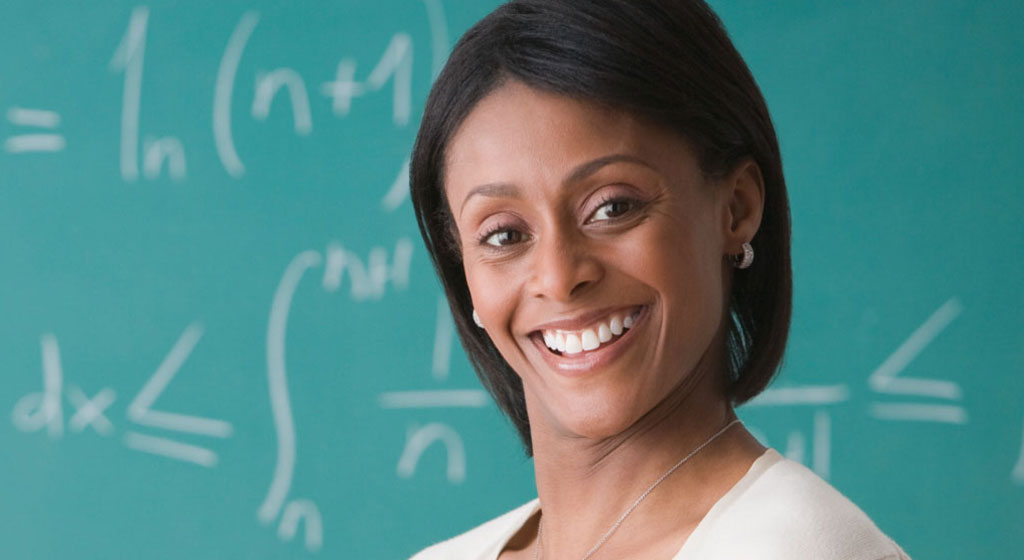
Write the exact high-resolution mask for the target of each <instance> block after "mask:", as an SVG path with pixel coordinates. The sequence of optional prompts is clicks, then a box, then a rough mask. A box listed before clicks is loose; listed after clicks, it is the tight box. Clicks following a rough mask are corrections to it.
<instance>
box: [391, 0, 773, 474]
mask: <svg viewBox="0 0 1024 560" xmlns="http://www.w3.org/2000/svg"><path fill="white" fill-rule="evenodd" d="M508 80H515V81H519V82H522V83H523V84H526V85H527V86H530V87H532V88H535V89H538V90H542V91H545V92H549V93H555V94H559V95H563V96H567V97H570V98H574V99H578V100H581V101H590V102H595V103H598V104H601V105H605V106H609V107H614V108H617V109H621V110H624V111H626V112H628V113H630V114H632V115H635V116H636V117H639V118H641V119H644V120H646V121H650V122H654V123H658V124H660V125H662V126H666V127H668V128H669V129H672V130H674V131H675V132H677V133H678V134H680V135H681V136H682V137H684V138H686V139H687V140H688V141H689V143H690V145H691V146H693V147H694V149H695V150H696V154H697V158H698V162H699V163H700V166H701V169H702V171H703V172H704V173H705V175H707V176H710V177H714V176H721V175H724V174H727V173H728V172H729V171H731V170H732V169H733V168H734V167H735V166H736V165H737V164H739V163H740V162H741V161H743V160H744V159H745V158H751V159H753V160H754V162H755V163H756V164H757V166H758V167H759V169H760V171H761V174H762V179H763V181H764V189H765V201H764V210H763V215H762V220H761V225H760V229H759V230H758V233H757V235H756V236H755V237H754V239H753V241H752V242H751V244H752V245H753V246H754V247H755V249H756V250H757V258H756V259H755V260H754V262H753V264H752V265H751V266H750V268H748V269H745V270H742V271H738V272H737V273H736V274H734V275H733V278H732V281H731V292H730V294H729V302H728V305H729V313H728V317H729V318H730V321H729V325H728V333H727V337H726V346H727V348H726V350H727V355H728V360H727V369H728V372H727V373H728V379H727V380H725V383H726V387H727V388H726V391H727V396H728V398H729V399H730V401H731V402H732V403H733V404H734V405H739V404H742V403H744V402H746V401H748V400H749V399H751V398H753V397H754V396H756V395H757V394H758V393H760V392H761V391H762V390H763V389H764V388H765V387H766V386H767V385H768V383H769V382H770V381H771V379H772V378H773V377H774V375H775V373H776V372H777V370H778V368H779V365H780V363H781V360H782V356H783V353H784V350H785V346H786V340H787V337H788V334H789V322H790V315H791V309H792V271H791V265H790V219H789V203H788V200H787V196H786V184H785V179H784V177H783V173H782V160H781V156H780V154H779V146H778V140H777V139H776V136H775V130H774V127H773V126H772V121H771V118H770V116H769V114H768V107H767V106H766V104H765V101H764V98H763V97H762V95H761V92H760V90H759V88H758V86H757V83H756V82H755V81H754V78H753V76H752V75H751V73H750V70H749V69H748V68H747V65H746V63H745V62H744V61H743V58H742V57H741V56H740V54H739V52H737V50H736V48H735V47H734V46H733V44H732V42H731V41H730V39H729V36H728V34H727V33H726V31H725V28H724V26H723V25H722V22H721V21H720V20H719V19H718V16H716V15H715V13H714V12H713V11H712V10H711V8H710V7H709V6H708V5H707V4H705V3H704V2H703V1H701V0H603V1H582V0H516V1H512V2H508V3H506V4H503V5H501V6H500V7H498V8H497V9H496V10H494V11H493V12H492V13H490V14H489V15H488V16H486V17H485V18H484V19H482V20H481V21H480V22H478V23H477V24H476V25H474V26H473V27H472V28H470V29H469V31H467V32H466V33H465V34H464V35H463V36H462V38H461V39H460V40H459V41H458V43H457V44H456V45H455V47H454V49H453V50H452V53H451V55H450V57H449V58H448V62H447V64H446V66H445V68H444V70H443V71H442V72H441V74H440V75H439V76H438V78H437V81H436V82H435V83H434V86H433V88H432V89H431V91H430V95H429V97H428V98H427V103H426V107H425V108H424V112H423V119H422V122H421V124H420V129H419V133H418V134H417V137H416V144H415V147H414V148H413V153H412V160H411V164H410V189H411V196H412V201H413V205H414V208H415V212H416V218H417V221H418V223H419V228H420V233H421V234H422V235H423V239H424V241H425V243H426V246H427V249H428V251H429V252H430V256H431V259H432V260H433V263H434V267H435V268H436V270H437V273H438V275H439V276H440V279H441V283H442V284H443V286H444V290H445V293H446V295H447V297H448V303H449V305H450V306H451V310H452V315H453V317H454V319H455V325H456V328H457V330H458V333H459V336H460V338H461V340H462V344H463V346H464V347H465V349H466V352H467V354H468V355H469V358H470V361H471V362H472V364H473V366H474V367H475V368H476V370H477V374H478V375H479V377H480V379H481V381H482V382H483V384H484V386H485V387H486V388H487V390H488V391H489V392H490V393H491V395H492V396H493V397H494V399H495V401H496V402H497V404H498V406H500V407H501V409H502V411H504V413H505V414H506V415H507V416H508V417H509V419H510V420H511V421H512V423H513V424H514V425H515V427H516V429H517V430H518V432H519V435H520V437H521V438H522V441H523V444H524V445H525V447H526V453H527V455H532V453H533V450H532V443H531V439H530V423H529V418H527V415H526V402H525V398H524V395H523V386H522V381H521V380H520V378H519V376H518V375H517V374H516V373H515V372H514V371H513V370H512V368H511V367H510V366H509V365H508V363H507V362H506V361H505V360H504V358H502V356H501V354H500V353H499V352H498V350H497V348H496V347H495V346H494V344H493V343H491V340H490V339H489V338H488V336H487V334H486V333H485V332H484V331H483V330H482V329H478V328H477V327H476V326H475V325H474V323H473V321H472V318H471V314H472V302H471V300H470V294H469V288H468V286H467V284H466V277H465V274H464V271H463V267H462V262H461V254H460V250H459V245H458V241H457V238H456V237H455V235H454V226H453V220H452V217H451V212H450V209H449V206H448V201H447V198H446V195H445V185H444V171H445V168H444V163H445V155H446V150H447V146H448V143H449V142H450V141H451V139H452V136H453V135H454V134H455V131H456V130H457V129H458V127H459V125H460V124H461V123H462V121H463V120H464V119H465V118H466V116H467V115H468V114H469V113H470V111H472V109H473V108H474V107H475V106H476V104H477V103H478V102H479V101H480V100H481V99H483V98H484V97H485V96H486V95H487V94H488V93H490V92H491V91H493V90H495V89H496V88H498V87H499V86H501V85H502V84H503V83H505V82H506V81H508Z"/></svg>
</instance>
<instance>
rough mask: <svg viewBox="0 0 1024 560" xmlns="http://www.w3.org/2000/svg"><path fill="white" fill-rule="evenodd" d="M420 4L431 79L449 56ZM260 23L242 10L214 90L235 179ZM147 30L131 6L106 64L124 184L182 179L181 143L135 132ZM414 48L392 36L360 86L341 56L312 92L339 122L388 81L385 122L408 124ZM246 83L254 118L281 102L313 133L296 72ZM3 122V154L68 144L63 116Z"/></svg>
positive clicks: (215, 115) (18, 110)
mask: <svg viewBox="0 0 1024 560" xmlns="http://www.w3.org/2000/svg"><path fill="white" fill-rule="evenodd" d="M423 4H424V7H425V9H426V15H427V20H428V22H429V25H430V35H431V48H432V51H433V56H432V73H433V76H436V75H437V74H438V73H439V72H440V70H441V68H442V66H443V64H444V61H445V58H446V57H447V53H448V49H449V40H448V30H447V25H446V20H445V15H444V8H443V5H442V3H441V0H423ZM259 21H260V15H259V13H258V12H256V11H249V12H246V13H244V14H243V15H242V16H241V17H240V19H239V21H238V23H237V24H236V26H235V28H234V30H233V31H232V32H231V34H230V36H229V37H228V39H227V42H226V45H225V47H224V50H223V52H222V54H221V58H220V63H219V65H218V69H217V75H216V80H215V83H214V87H213V95H212V100H213V102H212V122H211V129H210V130H211V131H212V139H213V146H214V148H215V151H216V154H217V157H218V159H219V161H220V163H221V165H222V166H223V168H224V170H225V171H226V172H227V173H228V175H230V176H231V177H234V178H238V177H241V176H242V175H244V174H245V163H244V161H243V158H242V156H241V154H239V152H238V150H237V148H236V145H235V141H234V132H233V129H232V123H231V117H232V107H233V104H234V101H235V97H236V95H235V89H236V88H235V84H236V82H237V81H238V79H239V76H238V71H239V65H240V63H241V60H242V57H243V56H244V53H245V49H246V46H247V44H248V43H249V41H250V39H251V38H252V36H253V35H254V33H255V31H256V28H257V26H258V24H259ZM148 28H149V10H148V8H145V7H137V8H135V9H134V10H133V11H132V13H131V16H130V18H129V22H128V26H127V29H126V30H125V33H124V35H123V37H122V38H121V41H120V44H119V45H118V46H117V47H116V48H115V49H114V53H113V56H112V57H111V59H110V61H109V69H110V71H112V72H115V73H120V74H121V75H122V77H123V85H122V95H121V98H122V103H121V123H120V150H119V154H120V158H119V159H120V162H119V167H120V174H121V177H122V179H123V180H125V181H127V182H134V181H137V180H139V179H140V177H141V178H144V179H147V180H154V179H157V178H158V177H160V176H162V175H163V174H166V175H167V176H168V177H170V178H171V179H172V180H174V181H181V180H184V179H185V178H186V177H187V174H188V158H187V156H186V151H187V150H186V146H185V145H184V143H183V142H182V140H181V139H180V138H179V137H177V136H174V135H170V134H143V131H142V130H141V129H140V115H141V111H142V99H143V91H142V77H143V71H144V69H145V53H146V45H147V41H148V38H147V33H148ZM413 46H414V45H413V39H412V36H411V35H410V34H409V33H406V32H396V33H394V34H393V36H392V37H391V40H390V42H389V43H388V45H387V46H386V47H385V49H384V52H383V53H382V54H381V56H380V58H379V60H378V61H377V62H376V64H375V65H374V66H373V68H372V69H371V70H370V71H369V72H366V73H365V78H364V79H361V80H357V79H356V78H357V74H358V65H357V61H356V60H355V59H354V58H352V57H342V58H341V59H340V60H339V61H338V62H337V65H336V66H335V68H334V71H333V76H330V77H329V78H327V79H325V80H324V81H323V82H321V83H320V84H319V87H318V88H317V89H315V90H314V93H316V94H319V95H320V96H322V97H323V98H325V100H326V101H327V102H328V103H329V106H330V111H331V114H332V115H333V116H334V117H336V118H344V117H346V116H348V115H349V114H350V112H351V111H352V107H353V104H354V102H355V101H356V100H357V99H358V98H360V97H363V96H367V95H370V94H373V93H377V92H382V91H385V90H386V87H387V85H388V83H389V82H390V83H391V88H390V89H391V95H392V98H393V102H392V114H391V120H392V122H393V124H394V125H395V126H399V127H404V126H407V125H408V124H409V119H410V116H411V113H412V96H413V90H412V84H413V82H412V78H413ZM252 80H253V83H254V84H255V88H254V93H253V97H252V99H251V100H250V102H249V103H248V106H249V113H250V115H251V116H252V118H253V119H255V120H257V121H265V120H266V119H267V118H268V117H269V116H270V110H271V106H272V105H273V104H274V102H275V101H276V100H278V99H281V100H282V103H288V104H289V105H290V109H291V116H292V123H293V130H294V132H295V134H297V135H299V136H306V135H309V134H310V133H311V132H312V130H313V109H312V106H313V104H312V102H311V99H310V98H311V95H310V88H308V87H307V81H306V80H305V79H304V78H303V77H302V76H301V75H300V74H299V73H298V72H297V71H295V70H294V69H292V68H286V67H282V68H276V69H273V70H269V71H259V72H257V73H256V75H255V76H253V77H252ZM6 119H7V122H8V124H9V125H10V126H11V127H12V128H14V129H16V132H15V133H14V134H12V135H9V136H8V137H7V138H6V139H5V140H4V142H3V149H4V151H5V152H6V153H8V154H12V155H20V154H30V153H53V152H61V151H63V150H65V149H66V148H67V146H68V142H67V139H66V138H65V137H64V135H63V134H61V133H60V132H59V131H58V127H59V126H60V123H61V115H60V114H59V113H58V112H57V111H54V110H51V109H41V108H27V107H21V106H13V107H10V108H8V109H7V111H6ZM19 129H28V130H26V131H23V130H19ZM407 175H408V160H406V161H405V162H404V163H403V164H402V165H401V171H399V173H398V179H396V182H395V188H394V189H392V190H390V191H389V192H388V195H387V196H385V198H384V200H383V201H382V204H383V205H384V206H385V208H387V209H394V208H395V207H397V206H398V204H399V203H400V202H401V201H402V199H403V197H404V196H405V192H406V191H407V189H403V187H405V186H407V183H405V182H404V181H403V180H401V179H402V178H403V177H406V176H407Z"/></svg>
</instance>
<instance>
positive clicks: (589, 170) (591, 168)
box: [562, 154, 657, 185]
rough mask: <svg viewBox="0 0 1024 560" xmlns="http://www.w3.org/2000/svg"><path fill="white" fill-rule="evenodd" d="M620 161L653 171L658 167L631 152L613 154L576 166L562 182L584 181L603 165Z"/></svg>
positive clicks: (565, 183) (566, 183)
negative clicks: (630, 153)
mask: <svg viewBox="0 0 1024 560" xmlns="http://www.w3.org/2000/svg"><path fill="white" fill-rule="evenodd" d="M620 161H625V162H628V163H635V164H637V165H642V166H644V167H646V168H648V169H651V170H652V171H657V169H655V167H654V166H653V165H651V164H649V163H647V162H646V161H644V160H642V159H640V158H638V157H636V156H633V155H629V154H611V155H607V156H601V157H599V158H597V159H595V160H591V161H588V162H587V163H584V164H581V165H578V166H576V169H573V170H572V172H571V173H569V175H568V176H567V177H566V178H565V180H564V181H562V184H563V185H568V184H569V183H576V182H578V181H582V180H583V179H586V178H587V177H589V176H591V175H593V174H594V173H597V171H598V170H599V169H601V168H602V167H604V166H606V165H611V164H613V163H618V162H620Z"/></svg>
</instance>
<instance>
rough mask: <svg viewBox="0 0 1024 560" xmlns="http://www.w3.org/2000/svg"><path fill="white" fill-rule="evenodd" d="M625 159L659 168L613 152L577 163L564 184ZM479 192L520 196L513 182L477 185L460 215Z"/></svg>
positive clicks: (633, 157)
mask: <svg viewBox="0 0 1024 560" xmlns="http://www.w3.org/2000/svg"><path fill="white" fill-rule="evenodd" d="M623 161H624V162H628V163H635V164H637V165H642V166H644V167H646V168H648V169H651V170H653V171H657V169H656V168H655V167H654V166H653V165H651V164H649V163H647V162H646V161H644V160H642V159H640V158H638V157H636V156H632V155H629V154H611V155H607V156H601V157H599V158H597V159H593V160H590V161H588V162H586V163H582V164H580V165H577V166H576V167H575V168H574V169H573V170H572V171H571V172H569V174H568V175H567V176H566V177H565V179H564V180H563V181H562V184H563V185H568V184H570V183H576V182H579V181H582V180H583V179H586V178H587V177H589V176H591V175H593V174H594V173H597V171H598V170H599V169H601V168H602V167H604V166H606V165H611V164H613V163H618V162H623ZM478 194H479V195H483V196H490V197H496V198H502V197H504V198H519V196H520V193H519V188H518V187H516V186H515V185H514V184H512V183H485V184H483V185H478V186H476V187H473V188H472V189H471V190H470V191H469V193H468V194H467V195H466V198H464V199H462V205H461V206H460V207H459V215H460V216H461V215H462V209H463V208H465V207H466V203H467V202H469V199H470V198H473V197H474V196H475V195H478Z"/></svg>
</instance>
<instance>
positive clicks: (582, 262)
mask: <svg viewBox="0 0 1024 560" xmlns="http://www.w3.org/2000/svg"><path fill="white" fill-rule="evenodd" d="M533 257H534V258H533V261H532V264H533V270H532V276H531V293H532V294H533V295H534V296H535V297H541V298H547V299H550V300H553V301H563V302H564V301H571V300H572V299H574V298H577V297H579V296H580V295H581V294H582V293H584V292H586V291H587V290H588V288H590V287H592V286H593V285H595V284H597V283H598V281H600V280H601V277H602V275H603V267H602V266H601V263H600V260H599V258H598V257H597V255H596V254H595V253H594V252H593V250H592V248H591V247H589V246H588V243H587V241H586V240H584V239H579V238H577V237H574V236H572V235H571V234H568V235H567V234H562V233H556V234H549V235H545V236H543V237H542V238H541V239H540V240H538V242H537V244H536V245H534V256H533Z"/></svg>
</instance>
